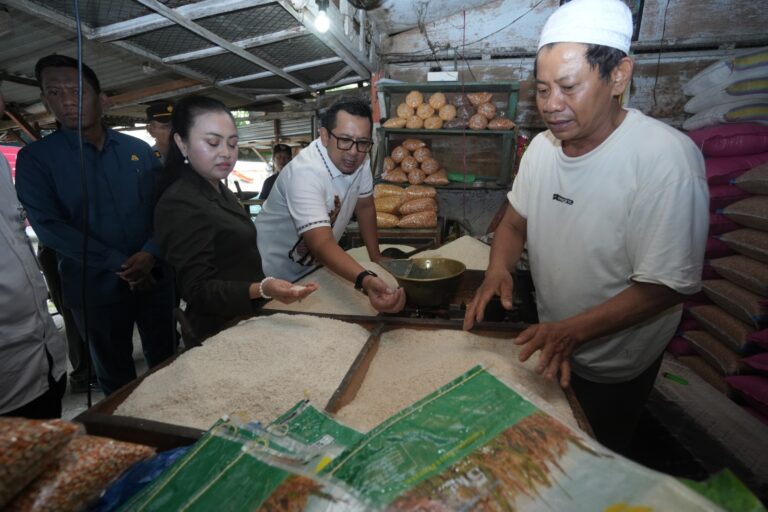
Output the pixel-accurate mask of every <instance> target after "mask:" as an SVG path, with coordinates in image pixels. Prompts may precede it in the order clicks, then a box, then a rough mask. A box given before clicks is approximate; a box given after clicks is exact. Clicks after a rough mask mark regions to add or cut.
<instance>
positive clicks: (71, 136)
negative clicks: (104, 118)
mask: <svg viewBox="0 0 768 512" xmlns="http://www.w3.org/2000/svg"><path fill="white" fill-rule="evenodd" d="M59 131H60V132H61V134H62V135H64V138H65V139H66V141H67V143H69V145H70V146H71V147H72V149H75V148H77V139H78V136H77V130H69V129H67V128H64V127H63V126H62V127H61V128H59ZM83 142H84V143H85V144H91V143H90V142H88V141H87V140H85V139H83ZM110 144H119V142H118V141H117V139H115V137H114V135H113V134H112V130H111V129H109V128H107V127H106V126H105V127H104V148H102V151H103V150H104V149H106V148H107V146H109V145H110ZM91 146H93V144H91Z"/></svg>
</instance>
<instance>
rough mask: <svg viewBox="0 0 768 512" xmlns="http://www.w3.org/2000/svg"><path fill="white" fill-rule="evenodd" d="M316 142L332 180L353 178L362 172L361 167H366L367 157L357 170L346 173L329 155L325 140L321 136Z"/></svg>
mask: <svg viewBox="0 0 768 512" xmlns="http://www.w3.org/2000/svg"><path fill="white" fill-rule="evenodd" d="M314 144H315V147H316V148H317V150H318V151H319V152H320V159H321V160H322V161H323V163H325V168H326V169H327V170H328V173H329V174H330V175H331V179H332V180H333V179H336V178H351V177H352V176H354V175H356V174H357V173H358V172H360V169H362V168H363V167H365V162H366V161H367V158H366V160H363V163H362V164H360V167H358V168H357V169H355V172H353V173H351V174H344V173H343V172H341V171H340V170H339V169H338V167H336V165H334V163H333V161H332V160H331V157H330V156H328V150H327V149H326V148H325V146H323V141H322V140H320V137H318V138H317V139H315V142H314Z"/></svg>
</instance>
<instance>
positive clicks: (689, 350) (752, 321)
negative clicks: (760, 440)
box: [668, 52, 768, 425]
mask: <svg viewBox="0 0 768 512" xmlns="http://www.w3.org/2000/svg"><path fill="white" fill-rule="evenodd" d="M765 55H766V60H765V63H766V64H768V52H767V53H765ZM712 68H713V67H712V66H710V68H707V69H706V70H704V71H703V72H702V73H703V74H706V73H710V75H711V72H710V71H709V70H710V69H712ZM763 69H764V70H765V72H766V73H768V66H766V67H764V68H763ZM697 76H698V75H697ZM767 78H768V77H767ZM695 80H696V78H694V80H692V81H691V82H694V81H695ZM723 90H725V89H723ZM766 93H768V89H766ZM694 99H696V97H694ZM692 101H693V100H692ZM765 101H766V107H768V96H766V99H765ZM688 135H689V136H690V137H691V139H693V141H694V142H695V143H696V145H697V146H698V147H699V149H700V150H701V151H702V153H703V155H704V160H705V165H706V172H707V182H708V184H709V190H710V229H709V239H708V241H707V251H706V255H705V264H704V271H703V275H702V278H703V293H702V294H699V295H697V296H696V297H693V298H692V300H691V301H689V302H688V303H686V307H685V314H684V315H683V320H682V321H681V324H680V327H679V330H678V337H676V338H675V339H674V340H673V341H672V342H671V343H670V346H669V347H668V349H669V351H670V352H672V353H673V354H675V355H676V356H677V357H678V359H679V360H680V361H682V362H683V363H685V364H686V365H687V366H689V367H690V368H691V369H692V370H693V371H694V372H696V373H697V374H698V375H699V376H701V377H702V378H703V379H704V380H706V381H707V382H709V383H710V384H712V385H713V386H714V387H715V388H717V389H718V390H720V391H721V392H723V393H724V394H726V395H728V396H729V397H731V398H733V399H734V400H735V401H737V402H738V403H739V404H741V405H743V406H744V407H746V408H747V409H748V410H749V412H750V413H752V414H753V415H755V416H756V417H757V418H758V419H760V420H762V421H763V422H764V423H765V424H767V425H768V116H767V117H766V123H765V124H763V123H754V122H753V123H729V122H721V123H714V124H711V125H708V126H706V127H704V128H700V129H696V130H693V131H690V132H688Z"/></svg>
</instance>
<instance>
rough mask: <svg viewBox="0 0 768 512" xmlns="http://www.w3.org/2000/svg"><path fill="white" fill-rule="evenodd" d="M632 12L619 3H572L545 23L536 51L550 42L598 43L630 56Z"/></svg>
mask: <svg viewBox="0 0 768 512" xmlns="http://www.w3.org/2000/svg"><path fill="white" fill-rule="evenodd" d="M631 41H632V13H631V12H630V10H629V7H627V6H626V4H625V3H624V2H622V1H620V0H572V1H571V2H569V3H567V4H565V5H563V6H562V7H560V8H559V9H558V10H556V11H555V12H554V13H552V15H551V16H550V17H549V19H548V20H547V22H546V23H545V24H544V28H543V29H542V31H541V38H540V39H539V46H538V48H537V51H538V50H540V49H541V47H542V46H544V45H545V44H550V43H585V44H599V45H603V46H610V47H611V48H617V49H619V50H621V51H623V52H624V53H629V45H630V43H631Z"/></svg>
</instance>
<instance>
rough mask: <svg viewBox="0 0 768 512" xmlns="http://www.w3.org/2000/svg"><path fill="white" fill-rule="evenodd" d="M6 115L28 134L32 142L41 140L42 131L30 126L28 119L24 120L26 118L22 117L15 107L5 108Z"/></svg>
mask: <svg viewBox="0 0 768 512" xmlns="http://www.w3.org/2000/svg"><path fill="white" fill-rule="evenodd" d="M5 115H7V116H8V117H10V118H11V119H12V120H13V122H14V123H16V125H17V126H18V127H19V128H21V130H22V131H23V132H24V133H26V134H27V136H28V137H29V138H31V139H32V140H40V130H37V129H35V127H34V126H32V125H31V124H29V123H28V122H27V121H26V119H24V116H23V115H21V113H20V112H19V111H18V110H16V109H15V108H13V107H9V106H7V105H6V107H5Z"/></svg>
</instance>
